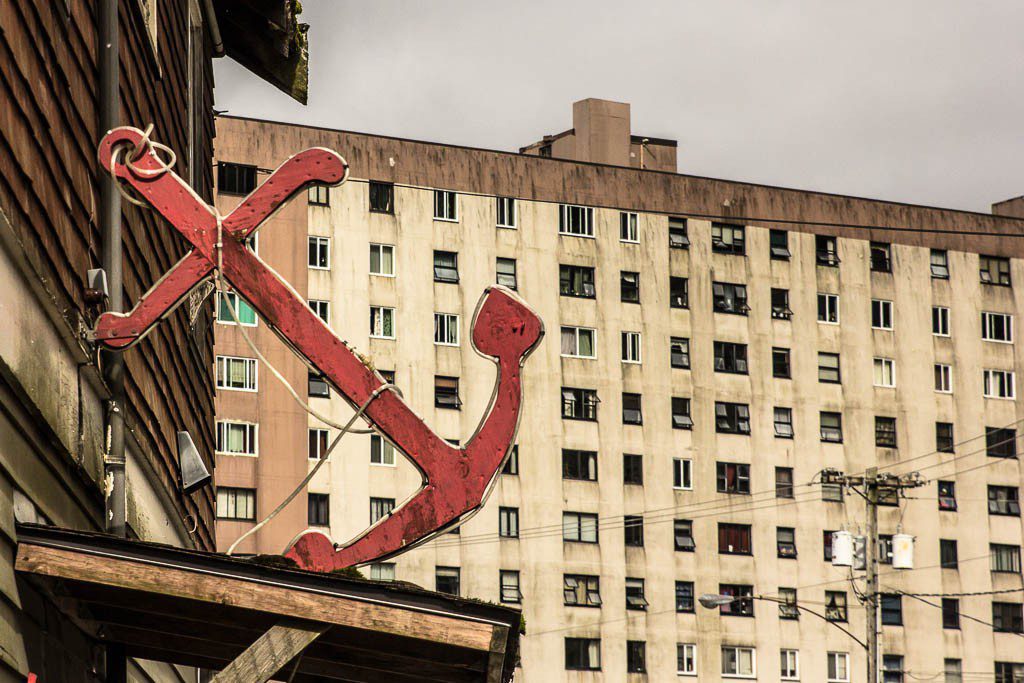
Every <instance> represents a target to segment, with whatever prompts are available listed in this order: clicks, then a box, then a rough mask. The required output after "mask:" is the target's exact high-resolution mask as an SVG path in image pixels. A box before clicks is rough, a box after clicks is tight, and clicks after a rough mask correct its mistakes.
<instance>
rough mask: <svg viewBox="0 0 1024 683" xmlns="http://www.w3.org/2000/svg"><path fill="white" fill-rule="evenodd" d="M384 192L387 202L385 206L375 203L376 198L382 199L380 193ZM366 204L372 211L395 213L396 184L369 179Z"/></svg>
mask: <svg viewBox="0 0 1024 683" xmlns="http://www.w3.org/2000/svg"><path fill="white" fill-rule="evenodd" d="M381 192H383V193H384V198H385V200H386V201H385V202H384V205H383V208H382V207H381V205H380V203H379V202H377V205H376V206H375V205H374V199H375V198H376V199H378V200H379V199H380V193H381ZM366 204H367V209H368V210H369V212H370V213H381V214H385V215H389V216H393V215H395V184H394V183H386V182H381V181H379V180H369V181H367V183H366Z"/></svg>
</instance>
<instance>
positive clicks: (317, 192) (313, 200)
mask: <svg viewBox="0 0 1024 683" xmlns="http://www.w3.org/2000/svg"><path fill="white" fill-rule="evenodd" d="M307 196H308V199H309V203H310V204H313V205H315V206H330V204H331V193H330V188H329V187H327V186H326V185H320V184H319V183H318V184H316V185H313V186H312V187H310V188H309V191H308V192H307Z"/></svg>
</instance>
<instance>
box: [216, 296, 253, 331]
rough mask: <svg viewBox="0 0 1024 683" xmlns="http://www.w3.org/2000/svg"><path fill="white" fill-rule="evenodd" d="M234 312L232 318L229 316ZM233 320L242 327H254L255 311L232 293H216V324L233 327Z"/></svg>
mask: <svg viewBox="0 0 1024 683" xmlns="http://www.w3.org/2000/svg"><path fill="white" fill-rule="evenodd" d="M231 311H234V312H235V314H234V316H232V315H231ZM235 318H238V322H239V323H240V324H241V325H243V326H244V327H253V326H255V325H256V309H254V308H253V307H252V305H250V304H249V302H248V301H246V300H245V299H243V298H242V297H240V296H238V294H236V293H234V292H217V322H219V323H222V324H224V325H234V324H235Z"/></svg>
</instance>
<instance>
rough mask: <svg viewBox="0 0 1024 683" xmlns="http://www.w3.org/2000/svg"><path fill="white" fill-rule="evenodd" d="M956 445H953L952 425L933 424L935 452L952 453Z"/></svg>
mask: <svg viewBox="0 0 1024 683" xmlns="http://www.w3.org/2000/svg"><path fill="white" fill-rule="evenodd" d="M955 447H956V444H955V443H953V423H952V422H936V423H935V450H936V451H938V452H939V453H954V452H955Z"/></svg>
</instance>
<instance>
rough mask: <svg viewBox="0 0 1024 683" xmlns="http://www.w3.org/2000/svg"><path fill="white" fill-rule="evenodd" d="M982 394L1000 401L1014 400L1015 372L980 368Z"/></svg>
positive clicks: (1015, 389) (1015, 396) (1015, 393)
mask: <svg viewBox="0 0 1024 683" xmlns="http://www.w3.org/2000/svg"><path fill="white" fill-rule="evenodd" d="M993 389H996V392H993ZM982 396H984V397H985V398H993V399H998V400H1001V401H1013V400H1016V398H1017V373H1016V372H1015V371H1013V370H999V369H996V368H985V369H984V370H982Z"/></svg>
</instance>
